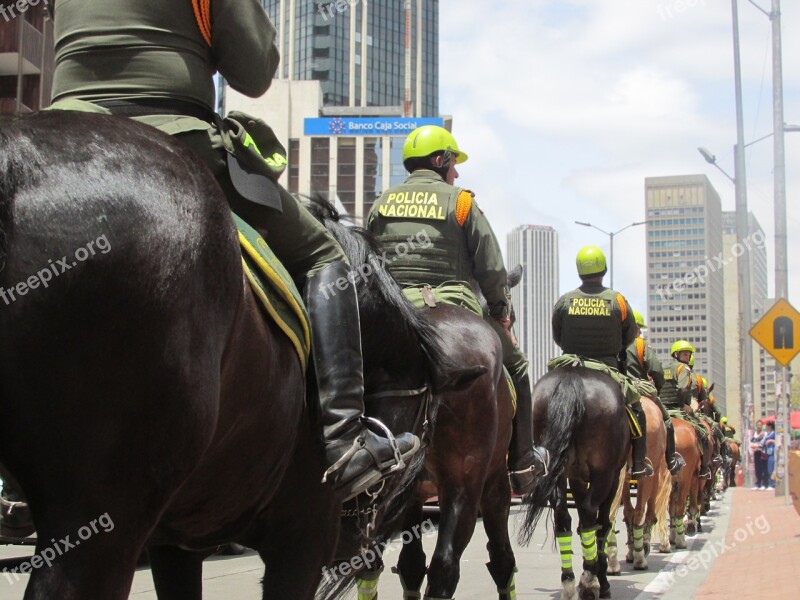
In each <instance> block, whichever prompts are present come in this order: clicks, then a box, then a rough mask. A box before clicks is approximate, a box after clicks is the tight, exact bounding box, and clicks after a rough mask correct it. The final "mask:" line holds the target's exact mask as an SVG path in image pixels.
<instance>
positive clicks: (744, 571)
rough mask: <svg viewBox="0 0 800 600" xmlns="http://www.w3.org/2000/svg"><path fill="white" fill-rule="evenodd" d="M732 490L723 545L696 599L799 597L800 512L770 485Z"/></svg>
mask: <svg viewBox="0 0 800 600" xmlns="http://www.w3.org/2000/svg"><path fill="white" fill-rule="evenodd" d="M731 491H732V492H733V499H732V510H731V515H730V521H729V524H728V531H727V535H726V536H725V546H724V547H721V548H720V549H719V550H720V554H719V556H718V558H717V559H716V560H715V561H714V563H713V565H712V567H711V571H710V572H709V574H708V577H707V579H706V581H705V582H704V583H703V585H702V587H701V588H700V589H699V590H698V591H697V594H696V595H695V598H737V599H745V598H764V597H765V596H770V597H773V598H798V597H800V581H799V580H798V573H797V569H798V566H800V516H798V515H797V513H796V512H795V510H794V507H792V506H791V505H789V506H786V504H785V500H784V498H783V496H781V497H780V498H776V497H775V493H774V491H772V490H770V491H761V490H751V489H746V488H731Z"/></svg>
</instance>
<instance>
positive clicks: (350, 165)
mask: <svg viewBox="0 0 800 600" xmlns="http://www.w3.org/2000/svg"><path fill="white" fill-rule="evenodd" d="M337 142H338V144H339V149H338V150H339V157H338V165H337V169H336V193H337V195H338V196H339V200H340V201H341V202H342V206H344V210H345V212H346V213H347V214H348V215H350V216H353V215H355V212H356V139H355V138H352V137H340V138H339V139H338V140H337Z"/></svg>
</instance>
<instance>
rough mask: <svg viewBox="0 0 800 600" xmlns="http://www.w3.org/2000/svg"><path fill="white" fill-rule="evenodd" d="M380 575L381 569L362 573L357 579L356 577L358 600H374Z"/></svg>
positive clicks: (376, 595)
mask: <svg viewBox="0 0 800 600" xmlns="http://www.w3.org/2000/svg"><path fill="white" fill-rule="evenodd" d="M381 573H383V568H380V569H378V570H376V571H364V572H363V573H361V575H360V576H359V577H356V589H357V590H358V600H376V598H377V597H378V581H379V580H380V578H381Z"/></svg>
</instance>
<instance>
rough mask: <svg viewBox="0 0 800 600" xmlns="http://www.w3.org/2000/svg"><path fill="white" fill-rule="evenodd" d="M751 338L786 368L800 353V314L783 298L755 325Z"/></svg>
mask: <svg viewBox="0 0 800 600" xmlns="http://www.w3.org/2000/svg"><path fill="white" fill-rule="evenodd" d="M750 336H751V337H752V338H753V339H754V340H755V341H757V342H758V343H759V344H761V345H762V346H763V347H764V349H765V350H766V351H767V352H769V353H770V354H772V356H774V357H775V360H777V361H778V362H779V363H780V364H782V365H783V366H784V367H785V366H786V365H788V364H789V363H790V362H791V360H792V359H793V358H794V357H795V356H796V355H797V353H798V352H800V313H799V312H797V311H796V310H795V309H794V307H793V306H792V305H791V304H789V303H788V302H787V301H786V300H784V299H783V298H781V299H780V300H778V301H777V302H776V303H775V304H773V305H772V308H770V309H769V310H768V311H767V313H766V314H765V315H764V316H763V317H761V319H760V320H759V321H758V323H756V324H755V325H753V328H752V329H751V330H750Z"/></svg>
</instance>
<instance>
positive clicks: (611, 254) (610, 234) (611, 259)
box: [575, 221, 647, 289]
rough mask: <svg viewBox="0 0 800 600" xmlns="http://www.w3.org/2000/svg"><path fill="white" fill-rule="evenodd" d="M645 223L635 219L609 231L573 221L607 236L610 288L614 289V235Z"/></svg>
mask: <svg viewBox="0 0 800 600" xmlns="http://www.w3.org/2000/svg"><path fill="white" fill-rule="evenodd" d="M646 223H647V221H636V222H635V223H631V224H630V225H625V227H623V228H622V229H620V230H618V231H614V232H611V231H606V230H605V229H600V228H599V227H598V226H597V225H592V224H591V223H584V222H583V221H575V224H576V225H583V226H584V227H591V228H593V229H597V231H599V232H600V233H604V234H606V235H607V236H608V239H609V241H610V242H611V251H610V252H609V256H608V258H609V263H610V265H611V267H610V269H609V274H610V276H611V277H610V279H611V282H610V284H609V287H610V288H611V289H614V236H615V235H617V234H618V233H622V232H623V231H625V230H626V229H628V228H629V227H635V226H637V225H645V224H646Z"/></svg>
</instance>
